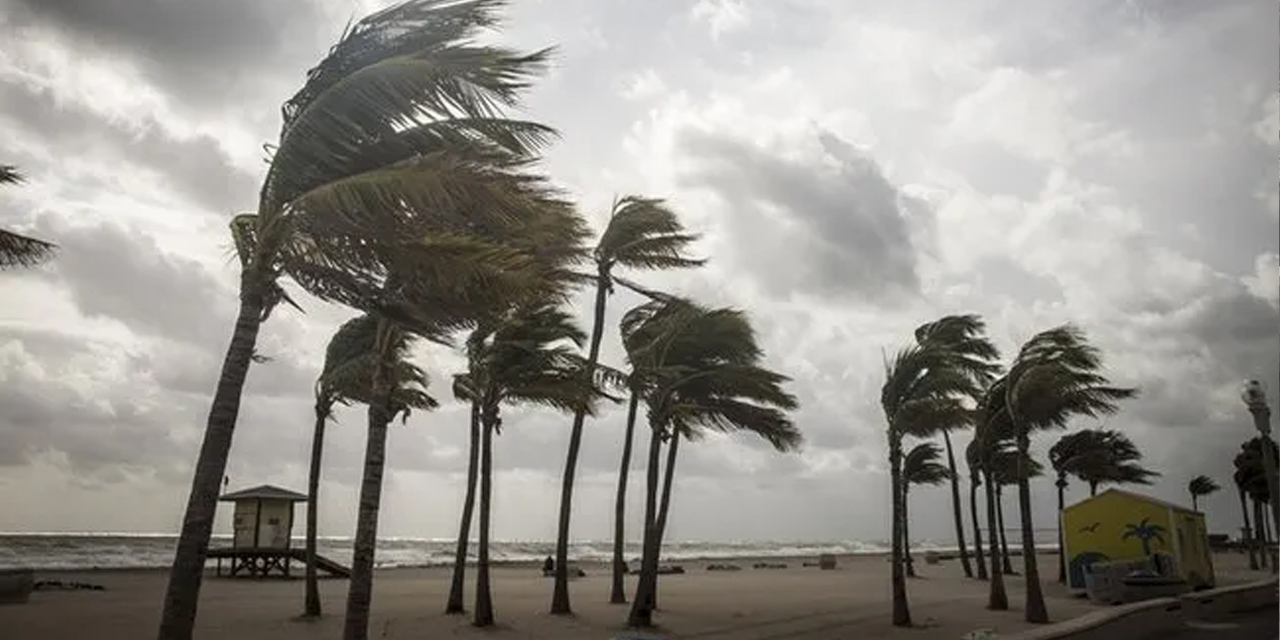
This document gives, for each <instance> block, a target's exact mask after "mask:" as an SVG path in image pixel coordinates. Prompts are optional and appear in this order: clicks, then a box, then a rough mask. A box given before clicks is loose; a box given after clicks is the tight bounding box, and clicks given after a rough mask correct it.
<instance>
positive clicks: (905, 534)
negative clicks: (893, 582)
mask: <svg viewBox="0 0 1280 640" xmlns="http://www.w3.org/2000/svg"><path fill="white" fill-rule="evenodd" d="M902 558H903V561H904V562H905V563H906V567H905V569H906V572H907V577H908V578H914V577H916V563H915V560H914V559H912V557H911V483H909V482H904V483H902Z"/></svg>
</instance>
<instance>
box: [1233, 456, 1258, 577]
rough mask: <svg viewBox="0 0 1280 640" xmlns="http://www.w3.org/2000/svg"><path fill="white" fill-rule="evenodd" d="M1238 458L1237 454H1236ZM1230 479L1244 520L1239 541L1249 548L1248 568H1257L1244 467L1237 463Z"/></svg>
mask: <svg viewBox="0 0 1280 640" xmlns="http://www.w3.org/2000/svg"><path fill="white" fill-rule="evenodd" d="M1236 459H1237V460H1239V456H1236ZM1232 480H1234V481H1235V484H1236V492H1237V493H1238V494H1239V496H1240V517H1241V518H1243V520H1244V530H1243V531H1242V532H1241V536H1240V542H1241V543H1242V544H1243V545H1244V547H1245V548H1246V549H1248V550H1249V570H1250V571H1257V570H1258V555H1257V553H1256V552H1255V551H1254V548H1253V547H1254V545H1253V529H1252V528H1251V527H1250V526H1249V498H1248V496H1247V495H1246V491H1247V490H1246V489H1245V487H1246V485H1247V484H1248V474H1247V472H1246V471H1245V470H1244V469H1241V468H1239V464H1238V463H1237V467H1236V471H1235V473H1234V474H1233V475H1232Z"/></svg>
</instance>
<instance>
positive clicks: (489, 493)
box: [471, 410, 497, 627]
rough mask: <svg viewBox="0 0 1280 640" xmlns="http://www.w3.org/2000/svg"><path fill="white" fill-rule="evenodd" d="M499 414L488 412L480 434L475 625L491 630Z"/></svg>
mask: <svg viewBox="0 0 1280 640" xmlns="http://www.w3.org/2000/svg"><path fill="white" fill-rule="evenodd" d="M496 426H497V411H496V410H487V411H486V412H485V416H484V428H483V429H482V430H481V434H480V523H479V524H480V533H479V538H480V539H479V540H478V541H477V548H476V607H475V609H476V610H475V612H474V616H475V617H474V618H473V619H472V621H471V622H472V624H474V625H475V626H477V627H491V626H493V623H494V616H493V593H492V592H491V591H490V589H489V517H490V510H491V509H492V506H493V502H492V500H493V430H494V427H496Z"/></svg>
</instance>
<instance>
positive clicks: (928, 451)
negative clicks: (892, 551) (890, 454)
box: [902, 442, 951, 578]
mask: <svg viewBox="0 0 1280 640" xmlns="http://www.w3.org/2000/svg"><path fill="white" fill-rule="evenodd" d="M941 459H942V449H941V448H940V447H939V446H938V445H936V444H934V443H932V442H922V443H920V444H918V445H916V446H914V447H912V448H911V450H910V451H908V452H907V455H906V456H905V457H903V459H902V554H903V557H904V558H905V559H906V563H907V576H908V577H911V578H914V577H916V569H915V563H914V562H912V559H911V532H910V524H911V516H910V514H909V513H908V511H909V509H908V507H909V506H910V502H909V499H908V493H909V492H910V489H911V487H912V486H913V485H940V484H942V483H944V482H946V481H947V480H948V479H950V478H951V470H950V469H948V468H947V467H946V465H944V464H942V462H941V461H940V460H941Z"/></svg>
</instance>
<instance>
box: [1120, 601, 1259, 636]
mask: <svg viewBox="0 0 1280 640" xmlns="http://www.w3.org/2000/svg"><path fill="white" fill-rule="evenodd" d="M1278 614H1280V610H1277V609H1276V608H1275V607H1267V608H1265V609H1259V610H1257V611H1252V612H1248V613H1241V614H1236V615H1233V616H1231V617H1229V618H1222V619H1215V620H1196V621H1191V622H1187V623H1185V624H1186V628H1185V629H1183V630H1182V631H1179V632H1177V633H1174V634H1172V635H1170V634H1156V635H1151V636H1147V637H1144V638H1142V640H1228V639H1230V640H1277V639H1278V638H1280V616H1278Z"/></svg>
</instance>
